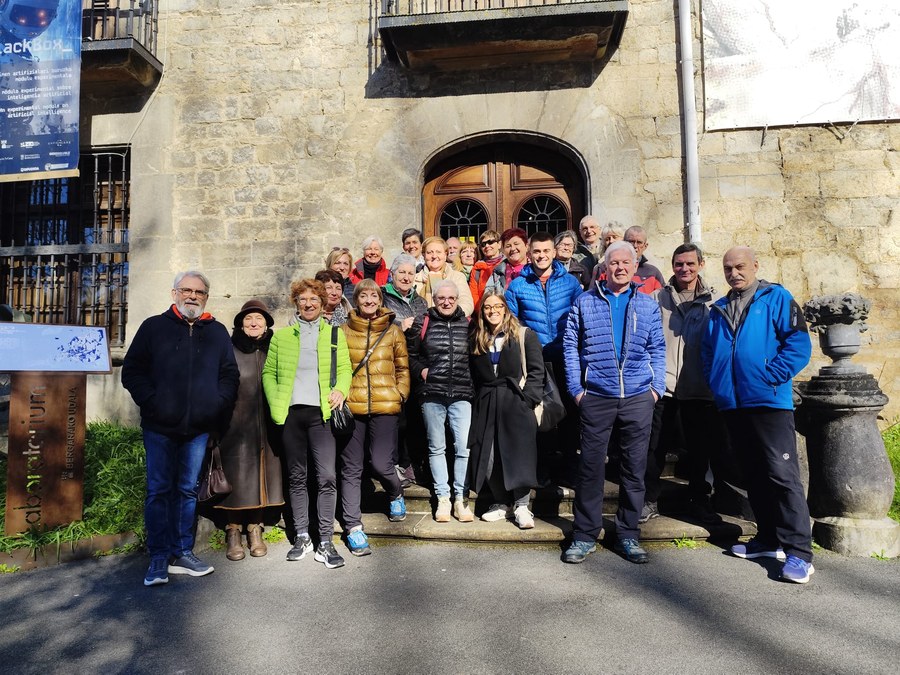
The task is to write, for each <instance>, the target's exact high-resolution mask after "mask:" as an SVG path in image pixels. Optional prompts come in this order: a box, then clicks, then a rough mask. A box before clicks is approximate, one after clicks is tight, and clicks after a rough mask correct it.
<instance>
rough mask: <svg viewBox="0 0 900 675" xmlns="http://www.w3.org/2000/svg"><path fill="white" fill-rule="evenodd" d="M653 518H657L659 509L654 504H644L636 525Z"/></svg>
mask: <svg viewBox="0 0 900 675" xmlns="http://www.w3.org/2000/svg"><path fill="white" fill-rule="evenodd" d="M653 518H659V507H658V506H657V505H656V502H647V503H646V504H644V508H642V509H641V517H640V518H638V524H639V525H643V524H644V523H646V522H647V521H648V520H652V519H653Z"/></svg>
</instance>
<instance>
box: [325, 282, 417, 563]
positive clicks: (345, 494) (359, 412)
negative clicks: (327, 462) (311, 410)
mask: <svg viewBox="0 0 900 675" xmlns="http://www.w3.org/2000/svg"><path fill="white" fill-rule="evenodd" d="M383 300H384V297H383V295H382V291H381V289H380V288H379V287H378V284H376V283H375V282H374V281H372V280H371V279H363V280H362V281H360V282H359V283H358V284H356V287H355V288H354V289H353V304H354V305H355V307H356V309H353V310H351V311H350V317H349V319H348V321H347V323H346V324H345V325H344V333H345V335H346V337H347V346H348V348H349V350H350V362H351V364H352V365H353V379H352V380H351V383H350V395H349V396H348V398H347V401H348V404H349V406H350V411H351V412H352V413H353V417H354V419H355V421H356V424H355V427H354V429H353V435H352V436H350V438H349V440H348V441H347V444H346V446H344V449H343V450H342V451H341V507H342V510H343V513H344V529H345V531H346V532H347V546H348V547H349V549H350V553H352V554H353V555H355V556H364V555H368V554H369V553H371V552H372V551H371V549H370V548H369V540H368V537H366V533H365V532H363V527H362V513H361V510H360V499H361V493H362V476H363V464H364V461H365V456H366V453H367V451H368V455H369V462H370V464H371V467H372V471H373V472H374V474H375V477H376V478H377V479H378V480H379V481H380V482H381V485H382V486H383V487H384V491H385V492H386V493H387V496H388V500H389V501H390V505H389V507H388V517H389V518H390V520H392V521H400V520H403V519H404V518H406V503H405V502H404V500H403V490H402V488H401V486H400V477H399V476H398V475H397V465H396V463H395V459H394V457H395V451H396V449H397V428H398V422H399V417H400V410H401V409H402V407H403V403H404V402H405V401H406V399H407V398H409V361H408V358H407V352H406V338H405V337H404V335H403V331H401V330H400V328H399V327H398V326H396V325H395V324H394V313H393V312H391V311H389V310H387V309H385V308H384V307H383V306H382V303H383Z"/></svg>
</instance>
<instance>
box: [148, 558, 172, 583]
mask: <svg viewBox="0 0 900 675" xmlns="http://www.w3.org/2000/svg"><path fill="white" fill-rule="evenodd" d="M167 567H168V561H167V560H166V559H165V558H150V567H149V568H148V569H147V574H146V575H144V586H160V585H162V584H167V583H169V572H168V570H167V569H166V568H167Z"/></svg>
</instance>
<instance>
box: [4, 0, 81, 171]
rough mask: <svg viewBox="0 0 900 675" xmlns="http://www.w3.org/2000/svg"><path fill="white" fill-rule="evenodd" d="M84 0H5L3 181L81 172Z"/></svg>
mask: <svg viewBox="0 0 900 675" xmlns="http://www.w3.org/2000/svg"><path fill="white" fill-rule="evenodd" d="M81 6H82V0H0V181H14V180H35V179H39V178H57V177H61V176H75V175H77V174H78V96H79V91H80V83H81Z"/></svg>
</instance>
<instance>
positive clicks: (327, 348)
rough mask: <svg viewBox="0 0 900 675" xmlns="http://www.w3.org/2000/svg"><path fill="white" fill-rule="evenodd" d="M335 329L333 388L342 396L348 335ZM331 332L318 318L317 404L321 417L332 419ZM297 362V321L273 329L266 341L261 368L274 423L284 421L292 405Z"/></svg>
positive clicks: (347, 387)
mask: <svg viewBox="0 0 900 675" xmlns="http://www.w3.org/2000/svg"><path fill="white" fill-rule="evenodd" d="M334 328H336V329H337V331H336V336H337V355H336V356H337V358H336V365H337V383H336V384H335V387H334V388H335V389H337V390H338V391H340V392H341V393H342V394H343V395H344V396H346V395H347V392H349V391H350V373H351V372H352V368H351V367H350V354H349V352H348V351H347V338H345V337H344V331H342V330H341V329H340V328H337V327H336V326H335V327H334ZM331 335H332V326H330V325H328V322H327V321H325V320H324V319H320V320H319V337H318V340H317V341H316V359H317V361H318V364H319V404H320V406H321V408H322V419H323V420H326V421H327V420H329V419H331V405H330V404H329V403H328V396H329V395H330V394H331V382H330V380H331ZM299 362H300V327H299V325H298V324H294V325H293V326H288V327H287V328H282V329H281V330H278V331H275V335H273V336H272V341H271V342H270V343H269V353H268V355H267V356H266V362H265V364H264V365H263V370H262V384H263V391H264V392H265V394H266V400H267V401H268V402H269V411H270V412H271V414H272V421H273V422H275V424H284V421H285V420H286V419H287V415H288V409H289V408H290V407H291V394H292V393H293V391H294V379H295V377H296V375H297V364H298V363H299Z"/></svg>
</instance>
